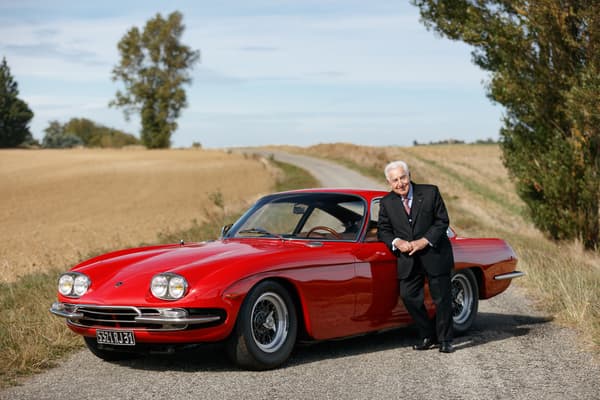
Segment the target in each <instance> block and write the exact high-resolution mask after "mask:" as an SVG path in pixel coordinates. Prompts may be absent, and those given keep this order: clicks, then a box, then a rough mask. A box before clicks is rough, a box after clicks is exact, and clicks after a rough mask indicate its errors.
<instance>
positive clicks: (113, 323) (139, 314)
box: [50, 302, 222, 331]
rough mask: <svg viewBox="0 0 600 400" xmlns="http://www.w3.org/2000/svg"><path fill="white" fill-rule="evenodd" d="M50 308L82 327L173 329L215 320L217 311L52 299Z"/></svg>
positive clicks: (52, 311)
mask: <svg viewBox="0 0 600 400" xmlns="http://www.w3.org/2000/svg"><path fill="white" fill-rule="evenodd" d="M50 312H51V313H52V314H54V315H56V316H59V317H62V318H66V319H67V320H68V321H69V323H70V324H72V325H75V326H79V327H83V328H115V327H118V328H134V329H135V328H145V329H147V330H153V331H176V330H182V329H186V328H187V327H188V326H189V325H201V324H208V323H212V322H217V321H219V320H221V319H222V317H221V316H220V315H210V314H207V315H199V316H190V315H189V313H188V311H187V310H185V309H183V308H156V307H133V306H97V305H90V304H68V303H60V302H55V303H54V304H52V307H51V308H50Z"/></svg>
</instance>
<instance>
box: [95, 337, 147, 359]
mask: <svg viewBox="0 0 600 400" xmlns="http://www.w3.org/2000/svg"><path fill="white" fill-rule="evenodd" d="M83 339H84V340H85V345H86V346H87V348H88V349H89V350H90V351H91V352H92V353H93V354H94V355H95V356H96V357H98V358H101V359H103V360H104V361H123V360H131V359H133V358H137V357H139V354H137V353H134V352H125V351H112V350H106V349H103V348H101V347H100V346H101V345H98V343H97V342H96V338H93V337H87V336H84V337H83Z"/></svg>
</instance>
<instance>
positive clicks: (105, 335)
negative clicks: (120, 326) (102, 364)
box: [96, 329, 135, 346]
mask: <svg viewBox="0 0 600 400" xmlns="http://www.w3.org/2000/svg"><path fill="white" fill-rule="evenodd" d="M96 341H97V342H98V343H100V344H112V345H114V346H135V336H134V335H133V332H132V331H107V330H102V329H96Z"/></svg>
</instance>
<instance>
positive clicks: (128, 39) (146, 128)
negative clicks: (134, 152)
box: [110, 12, 200, 148]
mask: <svg viewBox="0 0 600 400" xmlns="http://www.w3.org/2000/svg"><path fill="white" fill-rule="evenodd" d="M182 19H183V16H182V14H181V13H179V12H173V13H171V14H169V16H168V18H167V19H163V17H162V16H161V15H160V14H156V16H155V17H154V18H153V19H151V20H149V21H148V22H146V26H145V27H144V30H143V32H140V30H139V29H138V28H137V27H133V28H131V29H130V30H129V31H128V32H127V34H126V35H125V36H124V37H123V38H122V39H121V41H120V42H119V45H118V48H119V52H120V54H121V60H120V63H119V64H118V65H117V66H115V67H114V68H113V71H112V79H113V81H122V83H123V84H124V86H125V91H124V92H121V91H117V94H116V99H115V100H113V101H111V103H110V105H111V106H117V107H123V109H124V112H125V117H126V118H129V117H130V115H131V114H132V113H134V112H135V113H137V112H139V113H140V115H141V121H142V133H141V138H142V142H143V144H144V145H145V146H146V147H148V148H165V147H169V146H170V145H171V134H172V133H173V132H174V131H175V129H177V123H176V122H175V121H176V119H177V118H178V117H179V115H180V112H181V109H182V108H183V107H185V106H186V105H187V104H186V94H185V91H184V90H183V85H184V84H187V83H190V82H191V78H190V76H189V70H190V69H191V68H192V67H193V65H194V64H195V63H196V62H197V61H198V60H199V58H200V53H199V52H198V51H193V50H191V49H190V47H188V46H186V45H183V44H182V43H181V41H180V39H181V35H182V34H183V31H184V29H185V27H184V25H183V24H182Z"/></svg>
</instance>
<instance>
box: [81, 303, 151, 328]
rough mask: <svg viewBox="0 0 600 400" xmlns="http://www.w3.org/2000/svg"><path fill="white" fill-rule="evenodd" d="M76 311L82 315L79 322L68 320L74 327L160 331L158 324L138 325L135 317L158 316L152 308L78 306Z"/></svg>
mask: <svg viewBox="0 0 600 400" xmlns="http://www.w3.org/2000/svg"><path fill="white" fill-rule="evenodd" d="M77 311H78V312H80V313H82V314H83V318H81V319H79V320H76V321H75V320H70V322H71V323H72V324H74V325H79V326H85V327H93V328H123V329H125V328H129V329H130V328H142V329H144V328H145V329H149V330H161V328H162V325H160V324H148V323H139V322H136V321H135V317H141V316H142V315H144V316H158V315H160V314H159V312H158V310H156V309H152V308H137V307H110V306H108V307H103V306H79V307H77Z"/></svg>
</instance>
